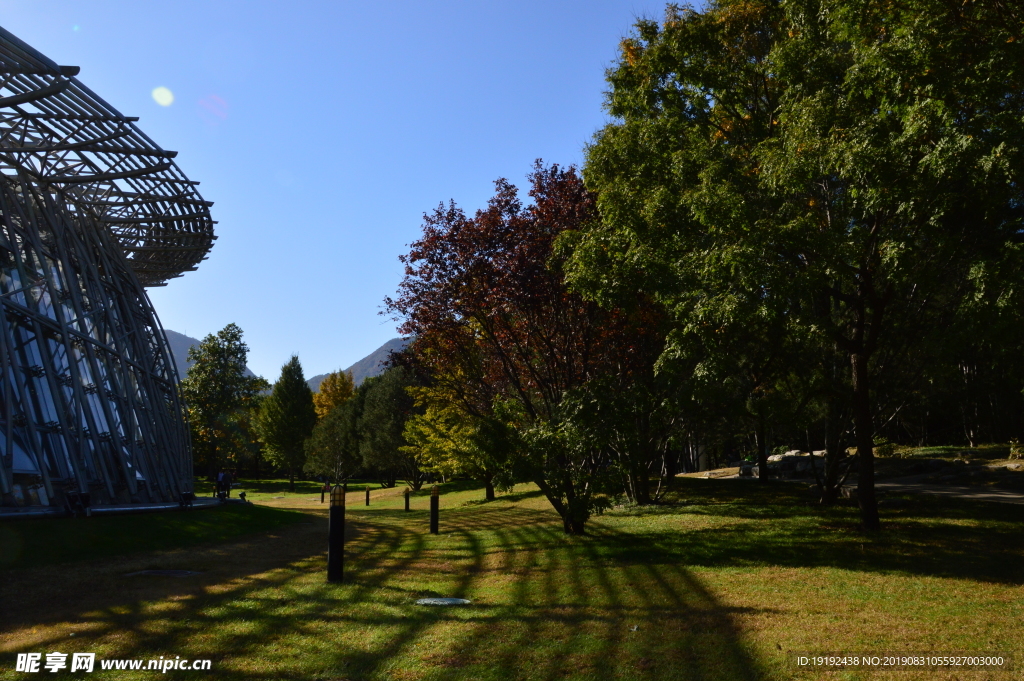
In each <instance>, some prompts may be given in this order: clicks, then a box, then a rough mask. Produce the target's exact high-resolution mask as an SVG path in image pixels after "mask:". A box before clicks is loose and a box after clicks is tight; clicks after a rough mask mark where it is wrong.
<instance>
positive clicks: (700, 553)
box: [592, 480, 1024, 585]
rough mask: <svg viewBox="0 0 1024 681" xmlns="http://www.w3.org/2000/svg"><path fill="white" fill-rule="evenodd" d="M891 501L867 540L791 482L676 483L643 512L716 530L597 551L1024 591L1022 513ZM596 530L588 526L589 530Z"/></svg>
mask: <svg viewBox="0 0 1024 681" xmlns="http://www.w3.org/2000/svg"><path fill="white" fill-rule="evenodd" d="M898 501H899V505H898V506H896V507H891V506H885V505H883V506H882V508H881V515H882V523H883V530H882V532H880V533H877V534H872V533H865V532H862V531H861V530H860V529H859V520H860V519H859V510H858V509H857V508H856V506H853V505H852V504H840V505H836V506H830V507H822V506H819V505H817V504H816V503H814V502H813V501H812V500H811V499H810V497H809V496H805V495H802V494H800V493H799V492H798V490H797V489H795V488H794V485H786V484H776V485H767V486H762V485H758V484H757V483H752V482H748V481H735V480H720V481H712V480H706V481H705V480H677V481H676V482H675V484H674V485H673V489H672V492H671V493H670V494H669V495H668V503H666V504H665V505H664V506H662V507H660V508H655V509H650V513H649V515H664V514H674V515H683V516H685V515H694V516H709V517H712V518H716V519H720V520H722V521H724V522H723V524H721V525H712V526H711V527H707V528H701V529H689V530H685V529H684V530H681V531H679V532H665V531H660V532H643V531H638V532H631V533H629V534H620V533H613V534H612V535H610V536H608V537H607V539H606V541H604V542H603V543H602V549H601V550H602V552H604V553H605V554H606V556H607V558H608V559H609V560H611V561H614V562H621V561H636V562H647V561H664V560H668V559H670V558H674V559H675V560H680V561H682V562H683V563H684V564H686V565H700V566H708V567H720V566H755V565H772V566H781V567H836V568H843V569H849V570H860V571H867V572H899V573H905V574H911V575H923V576H934V577H952V578H958V579H973V580H978V581H985V582H994V583H1002V584H1011V585H1017V584H1024V545H1022V544H1021V542H1020V539H1019V537H1020V529H1019V528H1020V527H1021V525H1022V524H1024V506H1017V505H1011V504H998V503H989V502H979V501H971V500H960V499H941V500H940V499H933V498H930V497H927V496H926V495H910V496H906V497H900V498H899V499H898ZM628 513H637V511H629V512H627V514H628ZM639 513H644V511H643V510H641V511H639ZM613 517H614V515H613V516H612V517H610V518H609V521H611V520H612V518H613ZM766 519H767V520H768V522H765V520H766ZM729 520H732V521H735V522H728V521H729ZM601 527H602V523H601V522H600V521H598V522H597V523H593V529H592V531H593V532H595V533H600V532H601V531H602V530H601Z"/></svg>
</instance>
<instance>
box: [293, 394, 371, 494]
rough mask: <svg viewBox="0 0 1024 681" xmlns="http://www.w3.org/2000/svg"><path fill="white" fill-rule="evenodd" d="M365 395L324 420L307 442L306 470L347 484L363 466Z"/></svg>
mask: <svg viewBox="0 0 1024 681" xmlns="http://www.w3.org/2000/svg"><path fill="white" fill-rule="evenodd" d="M362 398H363V392H362V391H358V390H357V391H356V394H355V395H354V396H353V397H352V398H351V399H348V400H346V401H344V402H342V403H341V404H339V405H337V406H336V407H334V408H333V409H331V411H330V412H329V413H328V414H327V415H326V416H324V417H323V418H322V419H320V420H319V421H318V422H317V424H316V426H314V428H313V433H312V435H311V436H310V438H309V439H308V440H306V463H305V465H304V466H303V470H304V471H306V472H307V473H310V474H312V475H323V476H326V477H327V478H328V479H329V480H332V481H334V482H338V483H340V482H344V481H345V480H347V479H348V478H350V477H352V475H353V474H354V473H355V472H356V471H357V470H359V468H360V467H361V466H362V465H363V458H362V453H361V451H360V448H359V417H360V416H361V415H362V411H363V399H362Z"/></svg>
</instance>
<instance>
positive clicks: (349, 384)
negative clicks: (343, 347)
mask: <svg viewBox="0 0 1024 681" xmlns="http://www.w3.org/2000/svg"><path fill="white" fill-rule="evenodd" d="M355 390H356V385H355V382H354V381H353V380H352V374H351V372H348V371H342V370H341V369H339V370H337V371H335V372H332V373H329V374H327V375H326V376H325V377H324V380H323V381H321V382H320V389H319V390H318V391H317V392H315V393H313V406H314V408H315V409H316V416H317V418H320V419H322V418H324V417H325V416H327V414H329V413H330V412H331V410H332V409H334V408H335V407H337V406H338V405H339V404H343V403H344V402H346V401H347V400H349V399H351V398H352V395H353V394H355Z"/></svg>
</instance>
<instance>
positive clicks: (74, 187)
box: [0, 28, 216, 511]
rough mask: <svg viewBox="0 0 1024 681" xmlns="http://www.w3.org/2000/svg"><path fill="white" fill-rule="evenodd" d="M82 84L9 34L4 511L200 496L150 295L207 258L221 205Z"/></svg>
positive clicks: (0, 252)
mask: <svg viewBox="0 0 1024 681" xmlns="http://www.w3.org/2000/svg"><path fill="white" fill-rule="evenodd" d="M77 73H78V69H77V67H67V66H58V65H57V64H55V63H53V62H52V61H51V60H49V59H47V58H46V57H44V56H43V55H41V54H40V53H38V52H37V51H35V50H34V49H32V48H31V47H29V46H28V45H26V44H25V43H23V42H21V41H20V40H18V39H17V38H16V37H14V36H13V35H11V34H10V33H8V32H7V31H5V30H4V29H2V28H0V511H3V510H5V509H6V510H14V509H16V508H18V507H27V506H50V507H54V506H56V507H60V506H64V505H67V506H69V507H75V506H81V505H83V502H84V504H85V505H88V504H90V503H91V504H94V505H95V504H144V503H155V502H168V501H177V500H180V499H186V498H187V496H188V494H189V493H191V492H192V457H191V447H190V442H189V436H188V430H187V427H186V424H185V419H184V411H183V409H182V405H181V404H180V402H179V399H178V394H177V372H176V370H175V367H174V364H173V360H172V359H171V353H170V349H169V347H168V345H167V340H166V338H165V336H164V333H163V330H162V329H161V327H160V324H159V322H158V320H157V317H156V314H155V312H154V311H153V308H152V305H151V303H150V301H149V298H148V296H147V295H146V292H145V289H144V288H143V287H144V286H161V285H163V284H165V283H166V282H167V280H168V279H170V278H173V277H177V276H180V275H181V274H182V273H183V272H185V271H190V270H194V269H195V268H196V265H197V264H198V263H199V262H200V261H202V260H203V259H205V257H206V254H207V253H208V252H209V250H210V248H211V246H212V244H213V240H214V239H216V237H215V236H214V234H213V225H214V222H213V220H211V218H210V211H209V208H210V206H211V205H212V204H211V203H210V202H208V201H204V200H203V199H202V197H201V196H200V195H199V193H198V192H197V191H196V190H195V185H196V184H198V183H196V182H192V181H190V180H189V179H188V178H186V177H185V175H184V174H183V173H182V172H181V171H180V170H179V169H178V168H177V166H175V165H174V163H173V162H171V160H170V159H172V158H174V156H175V155H176V153H175V152H170V151H165V150H163V149H161V148H160V147H158V146H157V145H156V144H155V143H154V142H152V140H150V139H149V138H148V137H147V136H146V135H145V134H143V133H142V132H141V131H140V130H139V129H138V128H137V127H136V126H135V125H134V121H136V120H137V119H135V118H128V117H125V116H122V115H121V114H120V113H118V112H117V111H116V110H114V109H113V108H112V107H111V106H110V105H109V104H107V103H106V102H104V101H103V100H102V99H100V98H99V97H98V96H96V95H95V94H94V93H92V92H91V91H90V90H89V89H88V88H86V87H85V86H83V85H82V84H81V83H79V82H78V81H77V80H76V79H75V78H74V76H75V75H77ZM183 495H184V496H183Z"/></svg>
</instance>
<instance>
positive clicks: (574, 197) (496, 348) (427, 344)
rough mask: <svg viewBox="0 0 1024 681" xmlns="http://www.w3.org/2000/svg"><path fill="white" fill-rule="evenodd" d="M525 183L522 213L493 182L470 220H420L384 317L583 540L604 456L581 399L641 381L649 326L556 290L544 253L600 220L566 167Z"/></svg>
mask: <svg viewBox="0 0 1024 681" xmlns="http://www.w3.org/2000/svg"><path fill="white" fill-rule="evenodd" d="M529 180H530V183H531V188H530V192H529V194H530V197H531V198H532V199H533V203H532V204H530V205H527V206H524V205H523V204H522V202H521V201H520V199H519V195H518V191H517V189H516V188H515V187H514V186H513V185H512V184H510V183H509V182H507V181H506V180H498V181H497V182H496V183H495V185H496V189H497V191H496V194H495V196H494V197H493V198H492V199H491V200H490V202H489V203H488V206H487V208H486V209H484V210H481V211H478V212H477V214H476V216H475V217H473V218H469V217H467V216H466V215H465V213H464V212H463V211H462V210H461V209H459V208H457V207H456V206H455V204H454V203H450V204H449V205H448V206H447V207H446V206H444V205H443V204H442V205H441V206H439V207H438V208H437V210H435V211H434V212H433V213H432V214H428V215H426V216H424V220H425V224H424V228H423V238H422V239H420V240H419V241H416V242H415V243H414V244H412V247H411V250H410V252H409V254H408V255H405V256H403V257H402V258H401V260H402V262H403V263H405V266H406V269H405V278H404V279H403V281H402V283H401V285H400V287H399V292H398V296H397V297H396V298H394V299H391V298H389V299H387V301H386V304H387V308H388V310H389V311H390V312H391V313H392V314H394V315H395V316H396V318H397V319H399V320H401V322H402V325H401V328H400V330H401V332H402V333H403V334H407V335H410V336H413V337H414V338H415V340H414V341H413V343H412V345H411V347H410V352H409V357H410V358H411V359H410V361H411V363H412V364H413V365H415V366H416V367H417V368H418V369H419V370H420V371H422V372H424V373H425V374H426V375H427V376H428V377H429V380H430V381H432V382H433V383H434V384H435V385H436V384H443V385H444V387H445V392H446V394H450V395H456V396H457V399H458V400H460V402H461V403H462V404H461V407H462V409H463V411H465V412H466V413H469V414H472V415H473V416H475V417H477V418H479V419H481V420H483V421H487V422H488V423H489V424H491V428H492V429H493V424H494V423H500V424H502V425H503V426H504V428H505V429H506V437H504V438H503V441H505V442H508V443H512V444H511V445H510V447H509V448H510V454H509V455H510V458H511V464H512V465H513V466H514V467H515V468H517V470H518V471H520V475H524V476H526V477H528V478H529V479H531V480H532V481H533V482H535V483H536V484H537V486H538V487H539V488H540V489H541V491H542V492H543V493H544V495H545V496H546V497H547V498H548V500H549V501H550V502H551V505H552V506H553V507H554V509H555V510H556V511H557V512H558V514H559V515H560V516H561V518H562V521H563V524H564V528H565V531H566V532H567V533H570V534H580V533H582V532H583V531H584V525H585V523H586V521H587V519H588V518H589V517H590V515H591V513H592V512H593V510H594V509H595V507H596V506H597V505H598V503H599V502H598V499H597V497H596V496H595V492H596V483H597V482H598V480H599V479H600V477H601V475H602V474H603V473H604V472H606V471H607V470H608V468H609V456H610V455H611V454H612V452H611V450H610V449H609V447H608V444H607V439H604V440H602V438H600V437H596V435H597V434H598V432H599V429H591V428H588V427H586V422H587V418H586V415H587V414H588V413H590V414H595V413H597V410H595V409H594V408H593V407H592V406H591V403H592V400H591V399H590V398H589V397H588V393H587V390H586V387H587V386H588V385H591V384H594V383H595V381H598V380H599V379H603V378H606V377H607V376H609V375H616V376H619V375H631V374H633V373H637V372H638V371H640V372H642V370H643V367H646V368H647V370H648V371H650V367H651V366H653V358H654V357H656V356H657V353H658V351H660V346H657V345H656V344H652V343H650V342H649V339H650V336H651V334H652V333H655V329H656V327H657V325H653V326H652V325H649V324H646V323H644V322H645V321H646V322H649V319H646V318H644V317H643V316H638V315H627V314H624V313H622V312H621V311H618V310H606V309H602V308H601V307H599V306H598V305H597V304H595V303H593V302H590V301H587V300H584V299H583V298H582V297H580V296H579V295H577V294H575V293H573V292H571V291H570V290H569V289H568V288H567V287H566V285H565V282H564V278H563V275H562V271H561V263H560V262H559V258H558V256H557V255H555V250H554V245H555V242H556V240H557V239H558V237H559V236H560V235H562V234H564V233H565V232H567V231H569V230H578V229H580V227H581V226H582V225H584V224H585V223H587V222H588V221H591V220H595V219H597V215H596V209H595V203H594V197H593V195H592V194H591V193H590V192H588V191H587V190H586V189H585V188H584V187H583V183H582V180H581V178H580V177H579V175H578V174H577V172H576V170H575V168H572V167H569V168H561V167H559V166H557V165H553V166H550V167H544V166H543V165H542V164H541V163H540V162H539V161H538V162H537V164H536V165H535V167H534V171H533V172H532V173H531V174H530V175H529ZM648 317H649V315H648ZM606 384H607V381H606V380H605V381H604V382H603V383H602V385H606Z"/></svg>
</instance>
